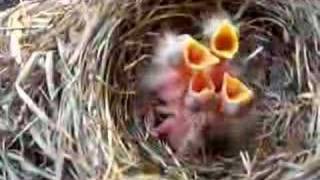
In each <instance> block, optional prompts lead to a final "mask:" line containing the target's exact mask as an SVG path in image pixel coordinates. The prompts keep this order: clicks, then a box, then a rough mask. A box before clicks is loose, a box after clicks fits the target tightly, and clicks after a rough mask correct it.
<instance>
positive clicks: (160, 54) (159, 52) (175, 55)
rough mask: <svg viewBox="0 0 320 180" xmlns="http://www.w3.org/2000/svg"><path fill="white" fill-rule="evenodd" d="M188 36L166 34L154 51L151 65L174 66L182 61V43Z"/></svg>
mask: <svg viewBox="0 0 320 180" xmlns="http://www.w3.org/2000/svg"><path fill="white" fill-rule="evenodd" d="M187 37H188V35H176V34H174V33H166V34H165V35H164V37H162V39H159V43H158V45H157V47H156V50H155V55H154V58H153V64H154V65H156V66H171V67H172V66H176V65H178V64H180V63H181V61H182V59H183V43H184V41H185V40H186V38H187Z"/></svg>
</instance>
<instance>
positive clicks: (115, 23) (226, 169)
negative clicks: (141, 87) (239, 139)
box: [0, 0, 320, 179]
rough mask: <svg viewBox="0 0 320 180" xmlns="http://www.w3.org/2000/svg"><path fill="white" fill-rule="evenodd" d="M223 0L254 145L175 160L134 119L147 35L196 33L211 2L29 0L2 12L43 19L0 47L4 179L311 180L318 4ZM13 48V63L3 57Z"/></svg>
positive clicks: (149, 48)
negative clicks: (251, 106) (246, 86)
mask: <svg viewBox="0 0 320 180" xmlns="http://www.w3.org/2000/svg"><path fill="white" fill-rule="evenodd" d="M221 2H222V4H221V5H222V7H223V9H224V10H225V11H226V12H227V13H228V14H230V15H231V17H233V19H234V20H235V21H236V22H238V23H239V24H240V38H241V42H240V44H241V45H240V51H239V52H240V53H239V54H238V55H237V58H236V59H235V60H234V61H235V62H238V63H239V66H242V69H245V70H244V71H243V74H244V77H245V78H246V81H247V82H250V85H251V86H252V87H254V89H255V92H256V93H258V95H259V103H258V106H257V118H256V121H257V123H259V125H260V127H261V134H260V135H261V136H260V137H259V138H260V139H259V142H258V145H257V146H255V148H254V150H253V151H250V152H246V151H243V152H241V153H240V155H239V156H234V157H232V158H226V157H218V158H216V159H215V160H214V161H210V162H206V163H205V165H199V164H197V163H195V164H193V163H192V164H190V163H188V162H180V161H179V160H178V159H176V157H175V156H174V154H173V153H172V152H171V151H170V149H169V148H167V147H166V146H165V145H163V144H159V142H155V141H152V140H150V138H148V137H147V134H146V133H145V132H144V131H143V129H141V127H139V126H138V127H137V126H136V123H135V120H134V119H135V118H136V117H137V116H136V115H135V114H134V111H133V105H132V104H133V103H134V102H133V101H134V98H135V96H136V93H137V89H136V88H137V86H136V85H137V80H138V79H139V78H138V76H139V72H141V71H142V70H143V69H144V67H145V66H147V65H148V63H150V60H151V58H152V54H153V47H154V44H155V40H156V39H157V38H159V36H160V35H161V34H162V33H164V32H166V31H168V30H171V31H174V32H177V33H181V32H183V33H188V34H192V35H193V36H195V37H197V36H198V35H199V34H198V32H200V25H201V22H202V19H205V17H207V16H210V14H212V12H215V11H216V10H217V9H218V8H217V4H216V3H214V2H207V1H195V2H193V1H183V0H176V1H169V2H164V1H161V2H157V1H151V0H143V1H132V2H122V1H108V2H102V1H101V2H100V1H98V0H97V1H95V2H90V3H84V2H83V3H80V4H76V5H75V4H70V5H62V4H60V3H59V2H51V1H46V2H29V3H25V4H23V5H21V4H20V5H19V6H17V7H15V9H13V10H9V11H7V12H5V16H1V23H2V24H4V25H7V22H8V19H7V18H8V17H13V18H15V17H16V15H14V16H10V15H11V14H12V13H13V12H16V11H21V14H22V15H21V16H22V17H29V18H30V19H28V20H30V21H31V22H32V23H31V25H35V24H36V25H38V24H37V23H40V24H41V23H42V24H41V25H43V24H44V25H45V27H48V28H40V32H39V27H40V26H37V27H38V28H36V30H35V31H32V28H31V30H30V31H23V32H22V36H21V37H20V35H21V34H20V35H19V33H16V32H17V31H12V30H11V31H10V30H5V31H4V32H5V33H6V34H9V35H14V36H19V38H21V41H18V44H20V45H21V46H19V47H20V49H19V48H16V49H14V51H13V50H12V47H11V49H10V47H9V45H8V44H9V42H10V43H12V41H14V39H10V40H8V42H7V44H6V43H1V44H2V45H3V44H6V45H3V46H2V47H1V52H2V54H4V55H8V56H3V57H0V60H1V63H0V67H1V69H2V71H1V72H10V73H11V74H12V75H11V74H10V76H1V77H0V82H1V85H2V84H5V85H6V86H3V89H1V101H0V102H1V109H0V112H1V121H3V123H2V124H3V126H0V127H1V136H2V135H3V136H2V137H1V138H0V140H1V142H2V144H3V146H2V147H1V157H0V160H1V161H0V169H1V171H2V172H3V173H2V175H1V176H2V178H9V179H19V178H25V177H30V178H46V179H56V178H58V179H59V178H62V179H67V178H70V179H89V178H93V179H128V178H129V177H130V178H131V179H134V178H136V179H139V178H141V177H142V176H146V175H149V177H150V178H151V179H152V178H153V179H155V178H159V176H160V175H161V176H163V177H166V178H169V179H170V178H184V179H192V178H196V177H202V178H207V179H222V178H230V179H241V178H251V179H265V178H269V179H312V178H313V179H317V178H318V176H317V174H318V169H319V168H318V166H319V165H318V164H319V163H318V161H319V152H318V149H319V148H318V144H319V142H318V140H319V139H318V138H317V133H318V131H319V130H318V127H317V124H318V119H317V114H318V103H317V102H318V101H317V99H318V95H317V94H318V79H319V62H320V61H319V54H320V53H319V48H318V46H319V37H320V33H319V27H318V25H319V24H320V23H319V16H320V7H319V5H318V3H317V2H311V1H299V2H293V1H292V2H291V1H280V0H272V1H269V0H268V1H267V0H258V1H247V2H244V1H240V0H239V1H227V0H225V1H221ZM64 3H65V2H64ZM42 12H48V13H45V14H42ZM84 12H85V13H84ZM18 19H19V18H18ZM16 20H17V19H16ZM41 20H42V21H41ZM44 20H47V21H44ZM13 22H15V21H13ZM14 25H16V24H11V26H13V28H17V27H15V26H14ZM9 26H10V25H9ZM28 30H29V29H28ZM3 36H7V35H5V34H3ZM8 49H9V50H10V52H9V51H8ZM19 50H22V51H19ZM50 50H54V51H53V52H54V54H53V56H52V55H50V52H52V51H50ZM39 51H40V55H37V56H35V55H34V54H36V53H39ZM12 53H14V54H12ZM19 54H20V55H21V62H17V63H14V65H12V63H8V59H11V60H12V58H11V57H10V56H12V55H19ZM32 54H33V55H32ZM41 58H42V60H41ZM14 59H15V60H16V61H17V57H15V58H14ZM18 63H20V64H18ZM34 66H36V67H35V68H34ZM39 74H40V75H39ZM53 74H54V75H57V77H56V78H57V79H58V80H55V79H56V78H55V76H53ZM34 77H38V78H34ZM41 77H42V79H41ZM39 79H40V80H39ZM34 81H36V82H34ZM146 98H148V97H146ZM150 103H152V102H150ZM150 116H153V115H152V114H150ZM15 120H18V121H15Z"/></svg>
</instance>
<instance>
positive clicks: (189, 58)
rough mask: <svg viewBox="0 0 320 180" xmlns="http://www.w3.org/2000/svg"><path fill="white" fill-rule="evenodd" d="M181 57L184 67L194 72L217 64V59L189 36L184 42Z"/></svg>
mask: <svg viewBox="0 0 320 180" xmlns="http://www.w3.org/2000/svg"><path fill="white" fill-rule="evenodd" d="M183 56H184V60H185V63H186V65H187V66H188V67H190V68H191V69H192V70H196V71H199V70H203V69H206V68H207V67H209V66H210V65H214V64H217V63H219V59H218V58H217V57H215V56H214V55H212V54H211V53H210V50H209V49H208V48H207V47H205V46H204V45H202V44H201V43H200V42H198V41H196V40H195V39H193V38H192V37H190V36H189V37H188V38H187V39H186V41H185V46H184V49H183Z"/></svg>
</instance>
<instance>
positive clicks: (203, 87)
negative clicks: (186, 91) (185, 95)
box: [190, 73, 214, 94]
mask: <svg viewBox="0 0 320 180" xmlns="http://www.w3.org/2000/svg"><path fill="white" fill-rule="evenodd" d="M190 83H191V90H192V91H193V92H196V93H199V94H201V93H203V92H205V91H209V90H211V89H214V88H213V86H212V84H210V82H209V80H208V77H207V76H206V75H205V74H204V73H197V74H194V75H193V76H192V78H191V81H190Z"/></svg>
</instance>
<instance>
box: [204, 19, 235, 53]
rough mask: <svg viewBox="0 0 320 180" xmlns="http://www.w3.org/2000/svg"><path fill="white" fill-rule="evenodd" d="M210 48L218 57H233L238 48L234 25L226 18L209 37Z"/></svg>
mask: <svg viewBox="0 0 320 180" xmlns="http://www.w3.org/2000/svg"><path fill="white" fill-rule="evenodd" d="M210 48H211V50H212V52H213V53H214V54H215V55H217V56H218V57H220V58H224V59H231V58H233V56H234V55H235V54H236V53H237V52H238V49H239V37H238V33H237V29H236V27H234V26H233V25H232V24H231V23H230V22H229V21H228V20H224V21H222V22H221V23H220V25H219V26H218V27H217V29H216V30H215V31H214V33H213V35H212V36H211V38H210Z"/></svg>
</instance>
